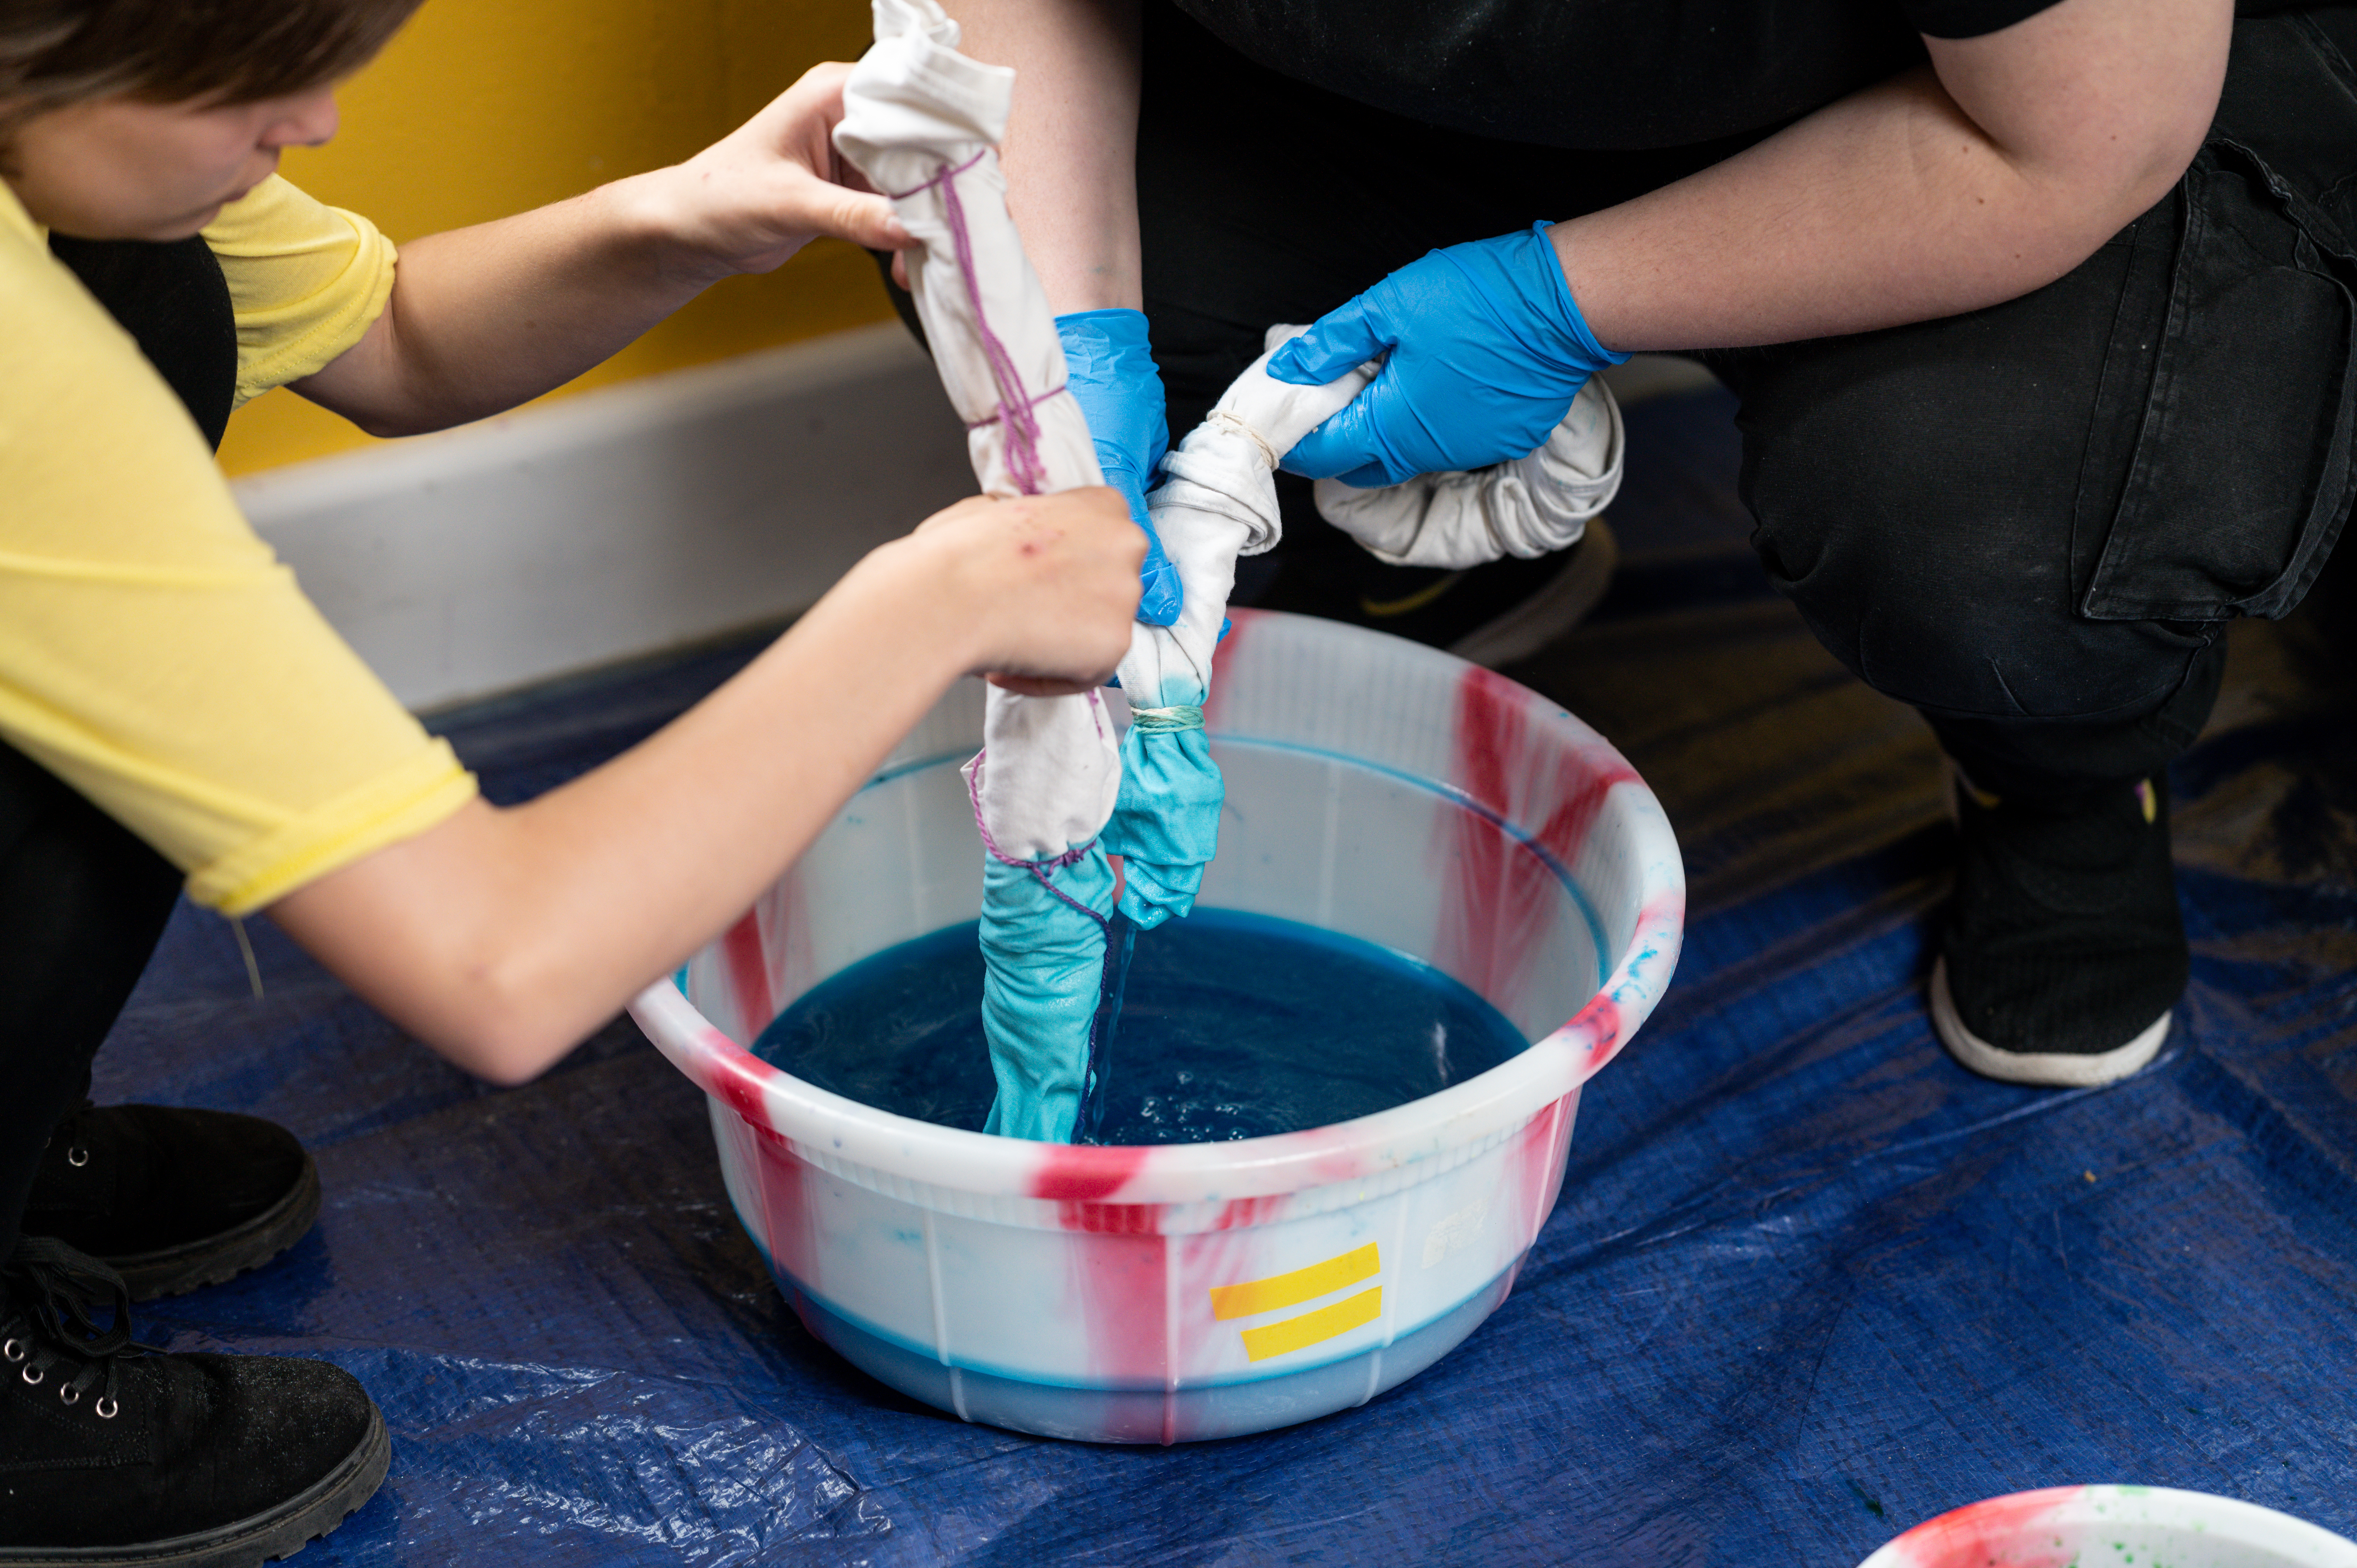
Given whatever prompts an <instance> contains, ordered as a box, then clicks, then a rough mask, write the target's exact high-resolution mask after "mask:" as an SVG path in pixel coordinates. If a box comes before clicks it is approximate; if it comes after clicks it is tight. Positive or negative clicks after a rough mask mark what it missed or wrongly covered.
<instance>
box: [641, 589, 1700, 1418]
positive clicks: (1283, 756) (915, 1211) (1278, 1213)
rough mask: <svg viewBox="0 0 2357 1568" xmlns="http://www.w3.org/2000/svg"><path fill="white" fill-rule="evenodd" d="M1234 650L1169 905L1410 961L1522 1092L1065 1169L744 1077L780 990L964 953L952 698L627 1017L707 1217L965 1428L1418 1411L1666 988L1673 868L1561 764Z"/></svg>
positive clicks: (1519, 694) (966, 813)
mask: <svg viewBox="0 0 2357 1568" xmlns="http://www.w3.org/2000/svg"><path fill="white" fill-rule="evenodd" d="M1234 619H1235V628H1234V630H1233V631H1232V633H1231V635H1230V636H1229V638H1228V639H1227V642H1226V643H1225V644H1224V645H1223V646H1222V651H1221V658H1220V671H1219V677H1218V681H1217V683H1216V686H1215V689H1214V693H1213V701H1212V704H1211V710H1210V713H1209V714H1208V715H1207V718H1208V727H1209V729H1210V731H1211V738H1212V750H1213V754H1214V755H1215V756H1216V757H1218V758H1219V761H1220V765H1221V767H1222V769H1223V771H1224V772H1225V774H1226V776H1227V785H1228V797H1227V808H1226V811H1225V813H1224V815H1223V817H1222V822H1221V828H1220V854H1219V859H1218V860H1217V862H1216V863H1214V864H1213V865H1212V866H1211V869H1210V872H1209V874H1208V875H1206V877H1205V879H1204V883H1203V891H1202V898H1201V904H1202V905H1203V906H1206V907H1211V908H1229V909H1238V910H1244V911H1249V912H1253V913H1256V914H1263V915H1271V916H1275V917H1278V918H1285V919H1291V920H1297V921H1303V922H1307V923H1308V924H1312V925H1316V926H1321V927H1324V928H1327V929H1330V930H1334V931H1338V932H1340V933H1343V934H1345V935H1348V936H1352V937H1358V938H1361V939H1364V940H1368V941H1372V942H1377V943H1380V944H1382V945H1383V946H1385V947H1388V948H1392V949H1394V950H1399V951H1402V952H1405V953H1407V954H1410V955H1412V956H1414V957H1415V958H1418V959H1422V960H1424V961H1427V962H1429V963H1432V964H1434V965H1436V966H1437V967H1438V968H1440V969H1442V970H1444V971H1446V972H1448V973H1449V974H1451V975H1453V976H1455V977H1456V978H1457V979H1458V980H1459V981H1461V982H1463V983H1465V984H1466V985H1468V986H1469V987H1471V988H1472V989H1473V990H1474V991H1475V992H1477V993H1480V995H1481V996H1483V997H1484V998H1485V999H1487V1000H1488V1001H1489V1003H1490V1004H1491V1005H1492V1006H1494V1007H1496V1008H1497V1009H1498V1010H1499V1011H1500V1012H1501V1013H1502V1014H1503V1015H1505V1016H1506V1017H1507V1018H1508V1019H1510V1020H1511V1021H1512V1023H1513V1024H1514V1026H1516V1027H1517V1028H1519V1029H1520V1030H1522V1032H1523V1035H1524V1036H1525V1037H1526V1038H1528V1039H1529V1040H1531V1041H1532V1042H1533V1044H1532V1045H1531V1046H1530V1047H1529V1048H1528V1049H1526V1050H1524V1051H1523V1053H1522V1054H1520V1055H1519V1056H1516V1057H1514V1058H1512V1059H1511V1060H1509V1061H1507V1062H1505V1063H1503V1064H1501V1066H1499V1067H1497V1068H1494V1069H1491V1070H1490V1071H1489V1072H1486V1073H1483V1074H1482V1075H1480V1077H1478V1078H1475V1079H1470V1080H1469V1081H1468V1082H1465V1083H1462V1084H1458V1085H1456V1086H1455V1087H1453V1088H1450V1089H1448V1090H1444V1091H1443V1092H1441V1093H1438V1094H1435V1095H1432V1096H1430V1097H1428V1098H1426V1099H1424V1100H1419V1101H1413V1102H1411V1103H1409V1104H1406V1105H1402V1106H1398V1107H1395V1108H1394V1109H1392V1110H1389V1111H1385V1112H1380V1113H1378V1114H1376V1115H1372V1116H1367V1117H1362V1118H1360V1119H1359V1120H1357V1121H1353V1122H1340V1123H1338V1124H1335V1125H1332V1126H1327V1127H1318V1128H1314V1129H1311V1130H1308V1131H1306V1132H1300V1133H1287V1134H1285V1135H1283V1136H1278V1137H1268V1138H1258V1139H1253V1140H1249V1141H1244V1142H1236V1143H1223V1144H1171V1145H1163V1146H1157V1147H1150V1148H1092V1147H1065V1146H1061V1145H1053V1144H1032V1143H1023V1142H1018V1141H1016V1140H1012V1139H1005V1138H994V1137H989V1136H985V1135H984V1134H982V1133H967V1132H961V1131H957V1130H954V1129H951V1128H944V1127H937V1126H932V1125H930V1124H928V1123H925V1122H916V1121H912V1120H909V1119H907V1118H904V1117H899V1116H895V1115H891V1114H888V1113H887V1112H881V1111H877V1110H873V1109H870V1108H869V1107H867V1106H865V1105H861V1104H859V1103H857V1102H856V1101H850V1100H846V1099H844V1098H842V1097H840V1096H837V1095H834V1094H830V1093H828V1092H826V1091H824V1090H820V1089H817V1088H815V1087H813V1086H812V1085H810V1084H807V1083H804V1082H802V1081H801V1080H799V1079H794V1078H791V1077H790V1076H788V1075H787V1074H785V1073H782V1072H780V1071H779V1070H777V1069H774V1068H771V1067H770V1066H768V1065H767V1064H765V1063H763V1062H761V1061H760V1060H759V1059H758V1058H754V1057H752V1056H750V1055H748V1053H747V1051H746V1050H745V1049H744V1048H743V1047H745V1046H746V1045H749V1044H750V1043H752V1042H753V1041H754V1039H755V1038H756V1037H757V1036H759V1034H760V1031H761V1030H762V1028H763V1027H764V1026H766V1025H767V1024H768V1023H769V1022H770V1019H771V1018H773V1017H775V1016H776V1015H777V1014H778V1012H779V1011H780V1009H782V1008H783V1007H785V1006H786V1005H787V1004H791V1002H792V1001H793V1000H794V999H795V998H796V997H798V996H800V995H801V994H802V993H803V992H805V991H807V990H809V989H810V988H811V987H812V986H813V985H815V984H817V983H819V982H821V981H823V980H824V979H826V978H827V977H828V976H830V975H832V974H834V973H835V972H838V971H840V970H842V969H843V968H844V967H845V966H846V965H848V964H851V963H853V962H856V961H858V960H860V959H863V958H866V957H867V956H869V955H871V954H873V953H875V952H877V951H879V950H882V949H885V948H888V947H890V946H893V945H895V944H897V943H899V942H903V941H907V940H912V939H914V938H917V937H920V936H923V935H925V934H927V933H928V932H931V931H935V930H939V929H942V928H943V927H945V926H950V925H953V924H957V923H960V922H963V921H966V920H971V919H973V918H974V916H975V914H976V912H977V911H978V909H979V908H980V904H981V891H982V870H981V853H980V850H979V848H978V847H977V845H976V843H975V838H974V821H973V816H972V811H971V808H970V806H969V804H968V801H967V799H966V794H965V790H964V788H963V784H962V782H961V781H960V779H959V778H958V775H957V768H958V765H959V764H960V763H962V762H963V761H964V760H965V759H966V758H967V757H969V756H971V755H972V754H973V752H974V748H975V746H977V745H979V744H980V736H981V720H982V702H981V694H980V688H979V687H978V686H977V685H974V684H973V683H968V684H967V685H965V686H963V687H961V688H960V689H959V690H957V691H955V692H953V693H951V695H950V696H949V697H948V698H947V699H945V700H944V701H943V702H942V704H941V706H940V707H939V708H938V709H936V710H935V712H934V713H933V714H931V716H930V717H929V718H928V719H927V720H926V722H925V723H924V724H923V725H921V726H920V728H919V729H918V730H917V732H916V733H915V734H914V735H913V736H911V737H910V738H909V741H908V742H907V743H906V744H905V745H903V746H901V748H900V749H899V752H897V753H896V754H895V756H894V757H893V758H892V760H891V762H890V763H889V764H888V766H887V767H886V768H884V769H883V770H882V771H881V772H879V773H878V775H877V778H876V779H875V780H874V781H873V782H872V783H870V784H869V785H868V786H867V787H866V789H863V790H862V791H861V792H860V793H859V794H858V795H857V796H856V797H855V798H854V799H853V800H851V802H850V803H849V804H848V805H847V806H846V807H845V810H844V811H843V813H842V815H841V817H840V818H839V819H838V820H837V821H836V822H834V824H833V825H832V826H831V827H830V828H829V829H828V830H827V832H825V834H824V835H823V837H822V838H821V839H820V841H819V842H818V843H816V844H815V845H813V848H812V850H811V852H810V853H809V854H806V855H805V856H803V858H802V862H801V863H800V864H799V865H796V866H795V868H794V869H793V870H792V871H791V873H789V874H788V875H786V876H785V877H784V878H783V879H782V880H781V881H780V882H779V883H778V884H777V885H776V886H774V887H772V888H771V889H770V891H769V892H768V893H767V894H765V895H764V896H763V897H762V898H761V899H760V901H759V904H758V905H757V906H756V907H755V908H753V909H752V910H751V911H750V912H749V913H748V914H747V915H746V917H745V918H744V919H743V920H741V921H740V922H738V924H737V926H736V927H735V928H734V929H731V930H730V931H729V932H728V933H727V934H726V936H725V937H724V938H722V939H721V940H719V941H716V942H715V943H714V944H712V946H710V947H709V948H707V949H706V950H704V951H703V952H701V953H699V954H698V955H697V956H696V957H695V959H694V961H692V962H690V963H689V964H688V966H687V967H686V968H685V969H684V970H683V971H682V976H683V980H682V982H681V983H672V982H665V983H661V984H657V985H654V986H651V987H650V988H649V989H648V990H647V991H646V992H644V993H642V994H640V997H639V998H638V999H637V1001H636V1002H634V1003H633V1004H631V1013H632V1015H634V1016H635V1017H636V1018H637V1019H638V1021H639V1023H640V1026H641V1027H642V1028H644V1029H645V1030H646V1032H647V1035H648V1036H649V1037H650V1038H651V1039H652V1040H653V1041H654V1043H655V1044H656V1045H657V1046H658V1047H661V1048H662V1051H663V1052H664V1053H665V1054H666V1055H667V1056H669V1057H670V1058H671V1059H672V1060H673V1062H674V1063H676V1064H677V1065H678V1066H679V1068H680V1069H681V1070H682V1071H683V1072H685V1073H686V1074H687V1075H688V1077H689V1078H691V1079H694V1081H695V1082H696V1083H697V1084H698V1085H699V1086H700V1087H702V1088H703V1089H704V1090H705V1092H706V1093H707V1094H708V1095H710V1096H711V1102H712V1125H713V1131H714V1133H715V1135H716V1138H717V1140H718V1143H719V1148H720V1160H721V1165H722V1168H723V1171H724V1173H725V1175H726V1180H727V1185H728V1191H729V1196H730V1197H731V1198H732V1199H733V1200H734V1202H735V1204H736V1208H737V1214H738V1216H739V1217H740V1218H741V1219H743V1220H744V1223H745V1226H746V1229H747V1230H748V1231H749V1232H750V1233H751V1235H752V1237H753V1239H754V1240H755V1241H756V1242H757V1243H758V1244H759V1247H760V1249H761V1251H762V1253H763V1255H764V1256H765V1257H766V1258H767V1259H768V1260H769V1262H770V1269H771V1272H772V1273H774V1274H775V1275H776V1277H777V1281H778V1283H779V1286H780V1289H781V1290H782V1291H783V1292H784V1293H785V1295H786V1297H787V1299H788V1300H789V1301H790V1302H791V1304H792V1305H793V1306H794V1308H795V1310H796V1312H797V1313H799V1314H800V1316H801V1317H802V1321H803V1322H804V1323H805V1324H807V1325H808V1326H809V1327H810V1329H811V1331H812V1332H813V1334H815V1335H816V1336H817V1337H819V1338H821V1339H822V1340H823V1341H825V1342H826V1343H827V1344H829V1345H831V1346H833V1347H834V1348H835V1349H836V1350H838V1351H839V1352H841V1353H842V1354H843V1355H844V1356H845V1357H846V1358H847V1359H850V1360H851V1361H853V1362H855V1363H856V1364H857V1365H858V1366H860V1367H862V1368H864V1369H866V1370H867V1371H868V1372H870V1373H872V1374H873V1375H875V1376H876V1377H877V1378H879V1379H881V1380H884V1381H885V1382H887V1383H889V1384H891V1385H892V1386H894V1387H895V1388H898V1389H899V1390H901V1391H904V1392H907V1393H909V1394H911V1395H913V1396H914V1397H916V1398H918V1399H920V1400H923V1401H926V1402H929V1403H931V1404H933V1405H936V1406H938V1407H940V1408H941V1409H942V1410H945V1411H952V1412H956V1413H957V1414H958V1415H959V1416H961V1417H963V1418H964V1419H966V1420H969V1421H980V1422H988V1423H992V1424H995V1425H999V1426H1005V1427H1011V1428H1014V1429H1016V1430H1017V1431H1023V1432H1033V1433H1040V1434H1048V1435H1050V1436H1057V1437H1070V1438H1082V1439H1088V1440H1093V1441H1101V1442H1121V1443H1175V1442H1186V1441H1189V1440H1193V1439H1198V1438H1209V1437H1226V1436H1232V1435H1235V1434H1241V1433H1248V1432H1258V1431H1264V1430H1265V1429H1267V1428H1270V1427H1275V1426H1282V1425H1286V1424H1287V1423H1293V1422H1297V1421H1306V1420H1308V1419H1311V1418H1313V1417H1316V1416H1319V1415H1324V1414H1327V1413H1329V1412H1333V1411H1336V1410H1340V1409H1343V1408H1346V1407H1348V1406H1351V1405H1355V1404H1360V1403H1362V1402H1365V1401H1367V1400H1369V1399H1372V1398H1373V1397H1374V1396H1375V1395H1377V1394H1379V1393H1381V1392H1383V1391H1384V1390H1385V1389H1388V1388H1391V1387H1393V1386H1394V1385H1395V1384H1397V1383H1399V1382H1401V1381H1403V1380H1405V1379H1407V1378H1410V1377H1413V1376H1414V1375H1415V1373H1417V1372H1418V1371H1421V1370H1422V1369H1424V1368H1426V1367H1427V1366H1429V1365H1431V1364H1432V1362H1433V1361H1434V1360H1436V1359H1438V1358H1439V1357H1440V1356H1442V1355H1444V1354H1446V1353H1447V1352H1448V1350H1449V1349H1450V1348H1453V1347H1454V1346H1455V1345H1456V1344H1457V1343H1458V1341H1460V1340H1462V1339H1463V1338H1464V1337H1465V1336H1466V1335H1468V1334H1469V1333H1471V1332H1472V1330H1473V1329H1474V1327H1475V1326H1477V1325H1479V1324H1480V1321H1481V1320H1482V1319H1483V1318H1484V1317H1486V1316H1489V1314H1490V1312H1491V1310H1492V1309H1493V1308H1494V1307H1496V1305H1498V1303H1499V1302H1501V1301H1502V1300H1503V1299H1504V1298H1505V1295H1506V1293H1507V1291H1508V1290H1509V1289H1510V1288H1511V1287H1512V1283H1513V1279H1514V1272H1515V1270H1516V1268H1517V1267H1518V1266H1519V1265H1520V1262H1521V1261H1522V1258H1523V1253H1524V1252H1525V1251H1528V1250H1529V1248H1530V1245H1531V1241H1532V1240H1533V1238H1534V1236H1535V1235H1536V1234H1537V1232H1538V1229H1539V1227H1540V1225H1541V1224H1543V1223H1544V1221H1545V1219H1546V1217H1547V1214H1548V1212H1549V1210H1550V1209H1552V1208H1553V1207H1554V1205H1555V1194H1556V1190H1557V1188H1558V1187H1560V1185H1561V1183H1562V1180H1563V1170H1564V1157H1565V1152H1566V1148H1567V1146H1568V1144H1569V1142H1570V1138H1571V1131H1572V1122H1573V1118H1574V1116H1575V1114H1576V1113H1577V1110H1578V1107H1579V1090H1580V1085H1581V1084H1583V1083H1585V1082H1586V1081H1587V1079H1588V1078H1590V1077H1591V1076H1592V1075H1594V1074H1595V1073H1596V1071H1597V1070H1598V1069H1600V1068H1602V1067H1603V1066H1604V1064H1605V1063H1606V1062H1608V1061H1609V1060H1611V1058H1612V1057H1613V1055H1614V1053H1615V1052H1617V1051H1619V1050H1620V1048H1621V1047H1623V1046H1624V1045H1626V1044H1627V1042H1628V1040H1629V1037H1630V1036H1631V1035H1632V1034H1634V1033H1635V1032H1636V1029H1637V1026H1639V1025H1640V1024H1641V1023H1642V1022H1643V1021H1644V1019H1645V1017H1646V1015H1648V1014H1649V1013H1651V1012H1652V1008H1653V1004H1654V1002H1655V1001H1656V1000H1657V999H1658V998H1659V997H1660V995H1661V993H1662V988H1663V986H1664V985H1665V984H1667V983H1668V982H1669V978H1670V972H1671V970H1672V968H1673V967H1674V964H1675V963H1676V961H1677V953H1678V940H1679V932H1680V925H1681V921H1682V919H1683V918H1684V908H1685V878H1684V869H1683V867H1682V865H1680V862H1679V859H1678V851H1677V843H1676V841H1675V839H1674V837H1673V835H1672V834H1671V832H1670V828H1669V824H1668V823H1667V822H1665V821H1664V820H1663V815H1662V811H1661V806H1660V804H1659V802H1658V801H1656V800H1654V799H1653V796H1652V791H1651V790H1649V789H1646V788H1645V786H1644V784H1643V783H1642V782H1641V780H1640V779H1638V778H1637V776H1636V774H1635V772H1634V771H1633V770H1632V769H1631V768H1630V767H1629V765H1628V764H1627V762H1625V761H1624V760H1622V758H1621V757H1620V754H1619V753H1618V752H1616V751H1614V750H1613V749H1612V747H1611V746H1609V745H1607V744H1606V743H1605V741H1604V740H1603V739H1602V738H1601V737H1599V736H1598V735H1597V734H1596V733H1595V732H1594V731H1593V730H1591V729H1589V728H1588V727H1587V725H1584V724H1582V723H1580V722H1579V721H1578V720H1577V719H1576V718H1574V717H1572V716H1571V715H1570V714H1566V713H1565V712H1564V711H1563V710H1562V709H1561V708H1559V707H1557V706H1555V704H1554V703H1550V702H1548V701H1547V700H1546V699H1544V698H1543V697H1541V696H1539V695H1537V694H1536V693H1533V692H1531V691H1529V690H1527V689H1525V688H1523V687H1522V686H1518V685H1516V684H1514V683H1513V682H1510V681H1507V680H1505V679H1503V678H1502V677H1501V676H1498V675H1495V674H1492V673H1491V672H1489V671H1484V670H1480V669H1477V668H1475V667H1473V666H1471V665H1469V664H1466V663H1464V662H1463V661H1461V660H1456V659H1452V658H1450V657H1448V655H1446V654H1443V653H1438V652H1435V651H1433V650H1429V649H1426V648H1421V647H1417V646H1415V645H1414V644H1410V643H1406V642H1403V641H1401V640H1399V639H1394V638H1389V637H1384V636H1381V635H1379V634H1376V633H1372V632H1366V631H1361V630H1357V629H1354V628H1349V627H1344V626H1340V625H1338V624H1335V623H1332V622H1327V621H1318V620H1311V619H1308V618H1301V617H1295V616H1285V615H1269V614H1254V613H1251V612H1247V611H1238V612H1237V613H1236V615H1235V618H1234ZM1139 940H1141V941H1150V940H1153V939H1152V936H1151V934H1148V935H1146V936H1144V937H1141V938H1140V939H1139ZM1304 1046H1305V1048H1308V1049H1313V1050H1320V1051H1326V1050H1335V1049H1340V1048H1344V1047H1343V1044H1342V1043H1341V1042H1334V1041H1305V1042H1304Z"/></svg>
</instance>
